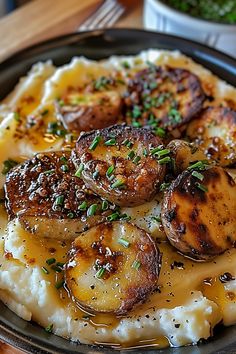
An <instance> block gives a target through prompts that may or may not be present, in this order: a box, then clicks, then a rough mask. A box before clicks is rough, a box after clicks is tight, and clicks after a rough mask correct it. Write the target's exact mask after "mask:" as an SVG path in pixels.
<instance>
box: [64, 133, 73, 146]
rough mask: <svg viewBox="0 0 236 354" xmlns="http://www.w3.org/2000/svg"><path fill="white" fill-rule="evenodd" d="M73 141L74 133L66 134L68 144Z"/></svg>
mask: <svg viewBox="0 0 236 354" xmlns="http://www.w3.org/2000/svg"><path fill="white" fill-rule="evenodd" d="M72 141H73V134H66V135H65V142H66V143H67V144H70V143H72Z"/></svg>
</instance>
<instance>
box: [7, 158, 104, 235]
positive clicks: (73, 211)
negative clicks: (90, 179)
mask: <svg viewBox="0 0 236 354" xmlns="http://www.w3.org/2000/svg"><path fill="white" fill-rule="evenodd" d="M62 158H65V159H66V160H65V161H62V160H61V159H62ZM63 166H67V167H68V171H63ZM75 172H76V170H75V167H74V164H73V163H72V161H71V159H70V152H52V153H41V154H37V155H36V156H35V157H34V158H32V159H30V160H27V161H26V162H24V163H23V164H21V165H18V166H17V167H16V168H14V169H12V170H11V171H10V172H9V173H8V174H7V176H6V183H5V196H6V209H7V212H8V215H9V216H10V219H13V218H15V217H20V220H22V222H23V223H24V225H25V226H26V228H27V224H28V225H29V224H32V222H33V219H30V217H36V218H37V219H35V221H37V220H42V222H43V218H46V219H50V220H52V219H58V220H62V219H68V220H70V219H83V221H84V222H83V223H84V227H85V228H86V219H87V218H86V211H80V210H79V208H78V207H79V205H80V204H81V203H82V202H83V201H86V202H87V205H88V206H89V205H91V204H94V203H97V204H98V205H101V203H102V200H101V199H100V198H99V197H97V196H95V195H94V194H93V193H92V192H91V191H89V190H88V189H87V188H86V187H85V185H84V183H83V181H82V180H81V179H80V178H78V177H76V176H75ZM60 196H63V201H62V202H61V204H60V205H57V198H58V197H60ZM97 214H101V212H100V211H98V212H97ZM103 220H104V217H102V215H101V218H100V220H97V222H99V221H100V222H101V221H103ZM97 222H96V223H97ZM61 227H62V228H63V227H64V226H63V223H62V226H61ZM29 228H30V229H31V227H29Z"/></svg>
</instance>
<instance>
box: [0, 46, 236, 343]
mask: <svg viewBox="0 0 236 354" xmlns="http://www.w3.org/2000/svg"><path fill="white" fill-rule="evenodd" d="M124 61H126V62H128V63H129V64H130V66H131V67H134V68H135V70H138V69H140V68H142V67H144V66H145V63H146V62H147V61H150V62H153V63H156V64H168V65H171V66H174V67H183V68H185V69H189V70H190V71H192V72H193V73H195V74H196V75H198V76H199V77H200V78H201V81H202V85H203V87H204V89H205V91H207V92H208V91H209V90H210V91H211V93H212V94H213V95H214V96H215V97H216V100H215V102H216V104H217V102H221V103H222V102H224V101H227V100H232V101H234V102H236V101H235V97H236V89H235V88H233V87H232V86H230V85H228V84H226V83H225V82H223V81H222V80H220V79H219V78H217V77H216V76H214V75H213V74H212V73H211V72H210V71H209V70H207V69H205V68H203V67H202V66H200V65H199V64H196V63H194V62H193V61H192V60H191V59H190V58H187V57H186V56H184V55H182V54H181V53H180V52H178V51H173V52H170V51H162V50H154V49H151V50H148V51H144V52H141V53H140V54H139V55H137V56H133V57H131V56H129V57H127V56H125V57H124V56H123V57H118V56H113V57H111V58H110V59H107V60H103V61H101V62H95V61H92V60H88V59H86V58H84V57H81V58H74V59H72V61H71V63H69V64H66V65H64V66H62V67H60V68H55V67H54V66H53V65H52V63H51V62H46V63H39V64H36V65H35V66H34V67H33V68H32V70H31V71H30V72H29V74H28V75H27V76H26V77H25V78H23V79H21V81H20V82H19V84H18V85H17V86H16V88H15V89H14V90H13V92H12V93H11V94H10V95H9V96H8V97H7V98H6V99H5V100H4V101H3V102H2V105H1V106H0V170H2V168H3V162H4V161H5V160H6V159H8V158H9V157H10V158H12V159H14V158H17V157H19V156H23V157H32V156H33V155H34V153H36V152H38V151H53V150H54V151H55V150H59V149H60V147H61V140H60V139H58V140H56V141H53V142H51V141H49V142H47V143H45V144H44V145H42V144H34V143H32V142H30V141H28V139H27V137H26V138H25V139H21V140H19V141H18V142H15V140H14V139H15V138H14V134H15V132H16V129H17V127H16V126H17V124H16V120H15V119H14V112H15V111H16V110H17V107H18V105H19V104H20V102H21V101H22V99H23V98H25V97H26V95H28V93H29V92H31V95H33V96H34V98H35V99H34V101H33V102H32V103H30V104H29V106H27V107H25V108H24V109H25V110H26V111H25V112H26V113H27V114H35V115H37V114H38V112H40V111H42V110H44V109H48V108H49V110H50V113H49V115H51V116H53V114H54V113H55V112H54V108H53V102H54V100H55V99H57V97H59V96H60V95H62V94H63V90H64V89H65V87H67V86H69V85H75V86H76V85H80V84H81V83H83V82H86V80H88V78H89V77H90V76H91V75H93V77H95V78H96V77H99V76H101V75H107V74H109V72H111V71H112V70H113V68H116V69H118V68H120V70H123V69H122V65H121V64H122V62H124ZM27 110H28V111H27ZM4 180H5V176H3V175H2V174H1V176H0V189H1V188H2V187H3V184H4ZM122 211H123V212H125V213H127V214H128V215H131V216H132V219H133V222H134V223H136V224H137V225H138V226H140V227H142V228H144V229H145V230H146V231H149V232H150V233H151V234H152V236H153V237H155V238H159V239H163V238H165V236H164V235H163V232H161V231H160V229H159V225H158V223H157V221H155V220H154V219H153V217H152V215H153V213H155V215H156V214H157V213H159V211H160V203H159V201H152V202H150V203H147V204H144V205H143V206H140V207H135V208H123V210H122ZM1 213H2V211H1ZM3 214H4V213H3ZM6 222H7V221H6V215H5V214H4V216H3V217H1V218H0V236H1V241H0V299H1V300H2V301H3V302H4V303H5V304H6V305H7V306H8V307H9V308H10V309H11V310H12V311H14V312H15V313H16V314H17V315H18V316H20V317H22V318H23V319H25V320H27V321H30V320H34V321H36V322H38V323H39V324H40V325H41V326H43V327H46V326H48V325H53V326H52V328H53V333H55V334H57V335H59V336H62V337H65V338H70V339H71V340H73V341H80V342H82V343H88V344H94V343H95V344H99V343H107V344H109V343H117V344H120V345H121V346H122V345H123V346H132V345H137V343H141V342H145V341H147V343H148V341H149V340H151V339H153V338H156V340H157V342H158V340H160V341H162V340H163V338H164V339H165V338H167V339H168V341H169V343H170V345H172V346H175V347H178V346H182V345H188V344H191V343H193V344H196V343H197V342H198V341H199V340H200V339H201V338H204V339H207V338H208V337H209V336H211V335H212V331H213V328H214V326H215V325H216V324H218V323H219V322H220V321H222V320H223V323H224V324H225V325H231V324H233V323H235V322H236V301H235V299H236V280H232V281H229V282H227V283H226V284H223V285H222V284H221V285H217V286H221V288H220V289H221V297H222V298H224V301H223V300H222V302H221V300H219V302H217V300H216V297H215V296H214V294H212V293H211V291H210V290H209V289H208V288H207V286H206V285H202V281H203V279H205V277H206V276H208V275H209V272H212V277H216V278H217V277H218V276H219V275H220V274H222V273H223V272H226V271H228V272H230V273H231V274H232V275H233V276H236V271H235V269H236V267H235V266H236V252H235V251H232V252H226V254H225V255H223V256H220V257H219V261H216V262H215V263H216V264H213V262H211V264H210V265H209V269H207V268H206V267H208V264H206V267H205V268H204V267H203V265H202V264H200V265H199V264H197V265H194V267H195V268H196V269H194V267H192V263H194V262H191V261H190V260H186V264H187V265H186V269H187V270H186V271H187V272H188V273H187V275H186V276H185V270H178V269H177V270H175V273H174V274H177V276H179V274H180V278H177V280H176V282H175V284H174V285H173V290H172V289H171V286H170V289H169V290H168V292H167V290H166V293H165V291H164V292H163V295H162V293H161V294H160V295H159V294H154V295H153V296H152V297H151V298H150V300H149V301H148V302H147V303H146V304H144V305H140V306H139V307H138V308H137V309H135V310H133V311H131V312H130V313H129V314H128V315H127V316H126V317H123V318H118V319H116V320H115V322H114V323H113V324H112V325H111V326H109V325H104V326H100V325H99V326H94V325H93V324H92V321H88V320H87V319H84V318H83V317H82V316H81V315H79V316H78V317H75V315H74V312H73V311H74V310H73V309H74V306H75V305H70V304H69V306H68V303H67V302H63V301H62V300H61V298H60V296H59V294H61V292H59V291H58V290H57V289H56V288H55V286H54V285H55V284H54V281H53V280H52V278H50V277H49V276H48V275H47V274H44V273H43V272H42V263H41V261H42V257H43V250H44V246H42V245H39V244H37V243H36V241H37V240H36V241H34V242H35V244H34V247H35V249H36V250H37V252H38V253H37V252H35V253H36V256H35V260H34V262H32V263H30V262H29V257H30V255H29V254H31V251H30V250H29V248H28V245H29V244H28V243H27V242H28V241H27V242H25V240H26V239H27V237H28V238H29V239H30V238H33V235H28V234H27V232H26V231H24V232H23V231H22V229H21V226H20V224H19V223H18V222H10V223H9V224H8V227H7V230H5V226H6ZM38 243H39V242H38ZM37 247H38V248H37ZM41 251H42V254H41V253H40V252H41ZM168 252H169V251H168ZM65 254H66V249H65ZM171 257H173V255H172V254H171V253H170V254H169V253H168V255H167V256H166V258H164V259H163V263H164V264H163V267H164V268H163V269H162V270H161V272H162V274H161V278H160V285H161V286H163V284H164V282H165V281H166V282H167V284H168V281H169V280H168V279H169V278H168V276H169V273H168V269H169V268H170V264H171V262H173V261H175V258H173V259H172V258H171ZM178 257H181V256H180V255H177V256H176V258H178ZM47 258H49V257H48V256H47V257H46V256H45V259H47ZM196 263H197V262H196ZM168 267H169V268H168ZM191 267H192V270H191V269H190V268H191ZM191 271H192V273H191ZM191 274H192V277H194V280H192V285H191V284H190V283H191V282H190V278H191ZM195 278H196V279H195ZM165 279H167V280H165ZM199 279H200V280H199ZM199 284H201V286H200V285H199ZM217 284H218V283H217ZM191 286H192V288H191ZM214 289H215V288H213V290H214ZM216 289H218V288H217V287H216ZM171 290H172V291H173V294H174V295H175V294H176V297H177V295H178V296H179V300H178V301H177V300H176V302H173V305H172V303H171V302H165V301H166V300H165V296H166V295H165V294H167V293H168V296H170V298H171V296H172V295H170V294H171ZM175 291H176V292H175ZM181 293H183V294H185V295H184V296H183V298H182V299H181ZM208 294H209V296H208ZM227 294H231V298H230V296H228V297H227V296H226V295H227ZM174 295H173V297H174ZM162 296H163V298H162ZM234 296H235V297H234ZM159 297H160V299H161V300H160V301H161V302H160V304H161V305H160V304H159V302H158V301H159V300H158V299H159ZM108 322H109V321H108ZM164 344H165V345H166V344H167V343H166V342H164Z"/></svg>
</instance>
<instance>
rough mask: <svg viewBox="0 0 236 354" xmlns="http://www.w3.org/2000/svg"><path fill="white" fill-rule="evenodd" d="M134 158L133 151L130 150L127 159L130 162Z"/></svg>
mask: <svg viewBox="0 0 236 354" xmlns="http://www.w3.org/2000/svg"><path fill="white" fill-rule="evenodd" d="M134 156H135V152H134V150H131V151H130V152H129V153H128V155H127V157H128V159H129V160H132V159H133V158H134Z"/></svg>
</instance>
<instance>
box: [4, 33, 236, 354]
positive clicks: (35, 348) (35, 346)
mask: <svg viewBox="0 0 236 354" xmlns="http://www.w3.org/2000/svg"><path fill="white" fill-rule="evenodd" d="M148 48H157V49H169V50H174V49H178V50H180V51H181V52H183V53H184V54H186V55H188V56H190V57H191V58H192V59H193V60H195V61H196V62H198V63H200V64H202V65H203V66H204V67H206V68H208V69H210V70H211V71H213V72H214V73H215V74H216V75H218V76H219V77H220V78H221V79H223V80H225V81H227V82H228V83H230V84H232V85H234V86H236V63H235V60H234V59H233V58H231V57H229V56H227V55H224V54H223V53H221V52H218V51H216V50H214V49H211V48H208V47H206V46H204V45H201V44H199V43H197V42H192V41H189V40H186V39H182V38H179V37H175V36H170V35H166V34H160V33H154V32H148V31H143V30H133V29H109V30H99V31H93V32H84V33H74V34H69V35H66V36H62V37H58V38H55V39H52V40H49V41H47V42H43V43H40V44H38V45H35V46H33V47H30V48H27V49H25V50H23V51H21V52H18V53H17V54H15V55H14V56H12V57H10V58H9V59H7V60H6V61H4V62H3V63H1V64H0V99H2V98H3V97H4V96H5V95H6V94H7V93H8V92H10V91H11V90H12V89H13V87H14V85H15V84H16V83H17V81H18V79H19V77H21V76H23V75H25V74H26V72H27V71H28V70H29V69H30V67H31V66H32V64H34V63H35V62H38V61H40V60H41V61H45V60H48V59H52V60H53V62H54V64H55V65H62V64H65V63H66V62H69V61H70V59H71V57H73V56H80V55H84V56H86V57H88V58H90V59H102V58H107V57H109V56H111V55H114V54H116V55H133V54H137V53H139V52H140V51H141V50H145V49H148ZM215 332H216V333H215V336H214V337H213V338H212V339H210V340H208V341H204V343H202V344H200V345H198V346H188V347H181V348H167V349H160V350H157V349H151V350H149V349H148V348H147V349H145V350H144V349H143V348H142V349H135V350H121V351H120V352H121V353H122V354H125V353H132V354H138V353H139V354H140V353H143V352H144V351H145V353H146V354H160V353H161V354H217V353H221V354H223V353H236V339H235V338H236V326H232V327H229V328H224V327H222V326H218V328H217V329H216V331H215ZM0 339H2V340H4V341H5V342H7V343H9V344H11V345H13V346H15V347H17V348H20V349H23V350H24V351H26V352H28V353H38V354H47V353H53V354H73V353H77V354H98V353H105V354H112V353H115V352H117V351H114V350H112V349H108V348H99V347H92V346H87V345H82V344H76V343H73V342H69V341H67V340H65V339H63V338H60V337H57V336H55V335H53V334H48V333H46V332H45V331H44V329H42V328H41V327H39V326H38V325H37V324H34V323H32V322H26V321H24V320H22V319H20V318H19V317H18V316H16V315H15V314H14V313H13V312H11V311H10V310H9V309H8V308H7V307H6V306H4V304H3V303H2V302H0Z"/></svg>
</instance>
